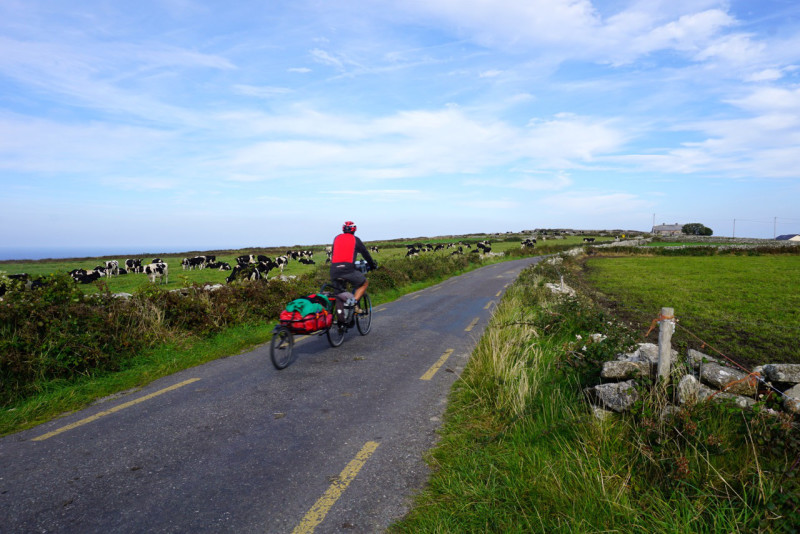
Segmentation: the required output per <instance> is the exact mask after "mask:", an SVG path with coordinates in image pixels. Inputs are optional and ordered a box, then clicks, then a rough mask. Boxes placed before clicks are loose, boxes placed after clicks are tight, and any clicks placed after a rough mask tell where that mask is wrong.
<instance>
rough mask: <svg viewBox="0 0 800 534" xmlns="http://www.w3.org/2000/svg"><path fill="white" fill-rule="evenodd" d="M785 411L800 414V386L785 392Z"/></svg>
mask: <svg viewBox="0 0 800 534" xmlns="http://www.w3.org/2000/svg"><path fill="white" fill-rule="evenodd" d="M783 394H784V395H786V396H785V397H784V398H783V409H784V410H786V411H787V412H790V413H800V384H798V385H796V386H794V387H793V388H791V389H788V390H786V391H784V393H783Z"/></svg>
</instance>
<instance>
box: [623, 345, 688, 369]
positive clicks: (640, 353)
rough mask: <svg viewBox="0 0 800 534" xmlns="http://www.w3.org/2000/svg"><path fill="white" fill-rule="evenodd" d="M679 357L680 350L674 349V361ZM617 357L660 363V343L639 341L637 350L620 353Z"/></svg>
mask: <svg viewBox="0 0 800 534" xmlns="http://www.w3.org/2000/svg"><path fill="white" fill-rule="evenodd" d="M677 357H678V351H677V350H675V349H672V361H673V362H674V361H675V360H676V359H677ZM617 359H618V360H623V361H629V362H650V363H651V364H654V365H658V345H656V344H655V343H639V347H638V348H637V349H636V350H635V351H633V352H629V353H627V354H620V355H618V356H617Z"/></svg>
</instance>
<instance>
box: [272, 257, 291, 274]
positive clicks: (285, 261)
mask: <svg viewBox="0 0 800 534" xmlns="http://www.w3.org/2000/svg"><path fill="white" fill-rule="evenodd" d="M275 264H276V265H277V266H278V269H280V270H281V274H283V268H284V267H286V266H287V265H289V258H287V257H286V256H278V257H277V258H275Z"/></svg>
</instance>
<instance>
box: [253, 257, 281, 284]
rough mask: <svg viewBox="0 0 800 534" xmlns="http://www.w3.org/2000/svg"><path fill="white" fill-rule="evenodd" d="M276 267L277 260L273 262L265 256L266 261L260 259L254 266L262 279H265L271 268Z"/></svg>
mask: <svg viewBox="0 0 800 534" xmlns="http://www.w3.org/2000/svg"><path fill="white" fill-rule="evenodd" d="M278 267H279V266H278V264H277V262H274V261H272V260H271V259H269V258H267V261H260V262H258V263H256V268H257V269H258V272H260V273H261V277H262V278H263V279H264V280H266V279H267V275H268V274H269V272H270V271H271V270H273V269H277V268H278ZM281 272H282V271H281Z"/></svg>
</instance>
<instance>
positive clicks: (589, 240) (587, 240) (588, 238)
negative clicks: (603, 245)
mask: <svg viewBox="0 0 800 534" xmlns="http://www.w3.org/2000/svg"><path fill="white" fill-rule="evenodd" d="M583 242H584V243H594V238H593V237H584V238H583Z"/></svg>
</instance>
